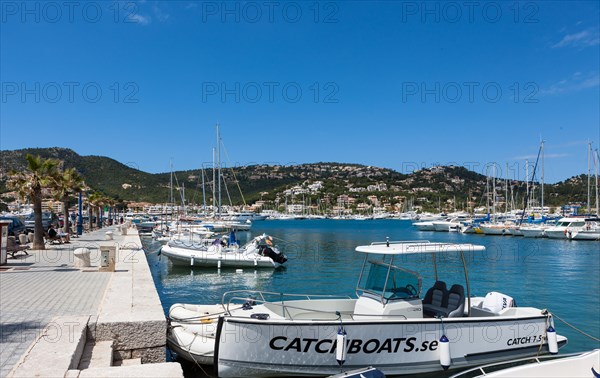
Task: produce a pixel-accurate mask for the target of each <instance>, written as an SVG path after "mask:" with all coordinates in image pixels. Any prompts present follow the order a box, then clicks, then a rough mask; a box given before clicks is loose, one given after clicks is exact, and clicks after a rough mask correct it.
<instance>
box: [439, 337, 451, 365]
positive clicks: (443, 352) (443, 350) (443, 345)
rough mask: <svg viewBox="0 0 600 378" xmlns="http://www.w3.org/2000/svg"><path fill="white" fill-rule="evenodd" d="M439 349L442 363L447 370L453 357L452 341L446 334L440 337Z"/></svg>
mask: <svg viewBox="0 0 600 378" xmlns="http://www.w3.org/2000/svg"><path fill="white" fill-rule="evenodd" d="M438 350H439V351H440V365H442V367H443V368H444V370H447V369H448V368H449V367H450V365H451V364H452V359H451V358H450V341H449V340H448V338H447V337H446V335H442V337H440V343H439V346H438Z"/></svg>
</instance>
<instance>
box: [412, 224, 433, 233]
mask: <svg viewBox="0 0 600 378" xmlns="http://www.w3.org/2000/svg"><path fill="white" fill-rule="evenodd" d="M413 226H415V227H416V228H417V230H419V231H435V227H433V223H432V222H417V223H413Z"/></svg>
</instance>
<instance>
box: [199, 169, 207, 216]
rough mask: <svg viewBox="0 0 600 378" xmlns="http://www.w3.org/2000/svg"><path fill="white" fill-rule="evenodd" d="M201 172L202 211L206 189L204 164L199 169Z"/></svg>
mask: <svg viewBox="0 0 600 378" xmlns="http://www.w3.org/2000/svg"><path fill="white" fill-rule="evenodd" d="M200 172H201V174H202V211H203V212H205V211H206V190H205V188H204V164H203V166H202V168H201V170H200Z"/></svg>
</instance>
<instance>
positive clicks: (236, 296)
mask: <svg viewBox="0 0 600 378" xmlns="http://www.w3.org/2000/svg"><path fill="white" fill-rule="evenodd" d="M267 297H271V298H273V300H267ZM275 299H277V300H275ZM317 299H352V297H350V296H347V295H328V294H287V293H277V292H271V291H259V290H234V291H228V292H225V293H223V298H222V300H221V305H222V306H223V308H224V309H225V312H226V313H227V314H228V315H231V312H230V310H229V309H230V306H232V305H238V306H239V303H240V302H243V303H261V304H262V303H267V302H268V303H270V304H272V305H274V306H281V311H282V314H283V316H284V317H289V318H290V319H292V320H293V316H292V314H291V313H290V311H289V309H304V308H300V307H294V306H290V305H287V304H286V301H291V300H317ZM311 311H313V312H323V313H327V312H328V311H314V309H313V310H311ZM286 314H287V315H286Z"/></svg>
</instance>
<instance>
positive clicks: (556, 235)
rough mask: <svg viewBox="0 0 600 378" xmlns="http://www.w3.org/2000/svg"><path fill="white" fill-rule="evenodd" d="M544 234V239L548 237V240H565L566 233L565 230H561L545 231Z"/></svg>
mask: <svg viewBox="0 0 600 378" xmlns="http://www.w3.org/2000/svg"><path fill="white" fill-rule="evenodd" d="M545 234H546V237H548V238H550V239H567V232H566V230H565V229H562V230H552V229H547V230H546V232H545Z"/></svg>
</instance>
